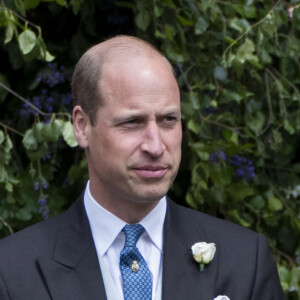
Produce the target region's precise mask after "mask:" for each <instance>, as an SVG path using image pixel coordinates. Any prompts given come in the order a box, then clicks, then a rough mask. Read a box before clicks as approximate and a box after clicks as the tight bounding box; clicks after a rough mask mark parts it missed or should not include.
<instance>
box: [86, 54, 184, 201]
mask: <svg viewBox="0 0 300 300" xmlns="http://www.w3.org/2000/svg"><path fill="white" fill-rule="evenodd" d="M103 73H104V77H103V78H102V80H101V85H100V88H101V91H102V96H103V99H104V103H103V104H104V105H103V106H101V107H100V108H99V109H98V111H97V122H96V124H95V126H94V127H93V126H88V130H87V141H88V145H87V147H86V153H87V158H88V164H89V173H90V174H89V175H90V182H91V183H90V184H91V187H92V190H93V191H97V193H99V194H100V193H101V195H98V196H99V197H101V196H103V197H108V198H109V199H110V201H111V200H114V199H118V201H120V200H122V201H133V202H136V203H145V202H151V201H152V202H153V201H157V200H159V199H160V198H161V197H163V196H164V195H165V194H166V193H167V191H168V190H169V188H170V186H171V184H172V182H173V180H174V178H175V176H176V174H177V171H178V167H179V163H180V158H181V138H182V132H181V112H180V95H179V89H178V85H177V83H176V81H175V79H174V76H173V75H172V72H171V69H170V67H169V66H168V65H167V64H166V62H165V61H163V60H162V59H161V58H159V57H154V58H153V57H152V58H134V59H133V60H132V61H130V62H121V63H114V62H110V63H106V64H105V65H104V69H103ZM94 196H95V195H94Z"/></svg>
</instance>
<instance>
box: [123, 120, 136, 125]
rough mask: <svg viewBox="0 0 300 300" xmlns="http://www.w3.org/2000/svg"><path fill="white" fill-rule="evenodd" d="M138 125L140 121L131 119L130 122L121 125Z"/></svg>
mask: <svg viewBox="0 0 300 300" xmlns="http://www.w3.org/2000/svg"><path fill="white" fill-rule="evenodd" d="M139 123H140V120H138V119H132V120H128V121H126V122H124V123H123V124H126V125H133V124H139Z"/></svg>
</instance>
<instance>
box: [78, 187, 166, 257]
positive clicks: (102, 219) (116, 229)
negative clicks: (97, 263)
mask: <svg viewBox="0 0 300 300" xmlns="http://www.w3.org/2000/svg"><path fill="white" fill-rule="evenodd" d="M89 183H90V182H89V181H88V182H87V185H86V189H85V193H84V206H85V210H86V213H87V216H88V219H89V223H90V226H91V230H92V235H93V238H94V242H95V244H97V247H98V250H99V254H100V255H101V256H103V255H105V253H106V252H107V250H108V249H109V248H110V247H111V245H112V244H113V242H114V240H115V239H116V237H117V236H118V235H119V233H120V231H121V230H122V228H123V227H124V226H125V225H126V224H127V223H126V222H124V221H123V220H121V219H120V218H118V217H117V216H115V215H114V214H112V213H111V212H109V211H108V210H106V209H105V208H103V207H102V206H101V205H100V204H99V203H98V202H97V201H96V200H95V199H94V198H93V196H92V194H91V192H90V184H89ZM166 210H167V203H166V197H165V196H164V197H163V198H162V199H161V200H160V201H159V202H158V204H157V205H156V206H155V207H154V208H153V209H152V210H151V211H150V213H149V214H148V215H146V216H145V217H144V218H143V219H142V220H141V221H140V222H139V223H140V224H141V225H143V226H144V228H145V230H146V232H147V234H148V236H149V238H150V240H151V241H152V243H153V244H154V245H155V247H157V248H158V249H159V250H160V251H161V253H162V247H163V225H164V220H165V216H166ZM100 241H101V242H100Z"/></svg>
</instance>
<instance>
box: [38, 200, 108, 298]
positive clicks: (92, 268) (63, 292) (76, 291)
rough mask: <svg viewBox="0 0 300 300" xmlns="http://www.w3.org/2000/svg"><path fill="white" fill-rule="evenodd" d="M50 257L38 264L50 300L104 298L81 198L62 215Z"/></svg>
mask: <svg viewBox="0 0 300 300" xmlns="http://www.w3.org/2000/svg"><path fill="white" fill-rule="evenodd" d="M64 218H65V220H64V223H63V224H62V226H61V230H60V232H59V235H58V239H57V242H56V246H55V251H54V254H53V257H52V258H51V259H50V258H45V257H38V265H39V267H40V270H41V272H42V274H43V278H44V280H45V282H46V285H47V287H48V290H49V293H50V295H51V298H52V299H53V300H58V299H66V300H68V299H72V300H84V299H88V300H94V299H95V300H96V299H106V295H105V288H104V284H103V280H102V276H101V271H100V267H99V262H98V257H97V253H96V249H95V246H94V242H93V238H92V234H91V231H90V226H89V222H88V219H87V216H86V214H85V209H84V205H83V201H82V199H79V200H77V201H76V203H75V204H74V205H73V206H72V207H71V208H70V209H69V211H67V212H66V214H65V216H64Z"/></svg>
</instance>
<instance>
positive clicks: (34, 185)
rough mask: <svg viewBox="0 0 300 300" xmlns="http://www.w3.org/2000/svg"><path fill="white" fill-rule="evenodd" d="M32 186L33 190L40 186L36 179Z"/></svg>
mask: <svg viewBox="0 0 300 300" xmlns="http://www.w3.org/2000/svg"><path fill="white" fill-rule="evenodd" d="M33 187H34V190H35V191H37V190H38V189H39V187H40V184H39V183H38V182H37V181H36V182H35V183H34V184H33Z"/></svg>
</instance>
